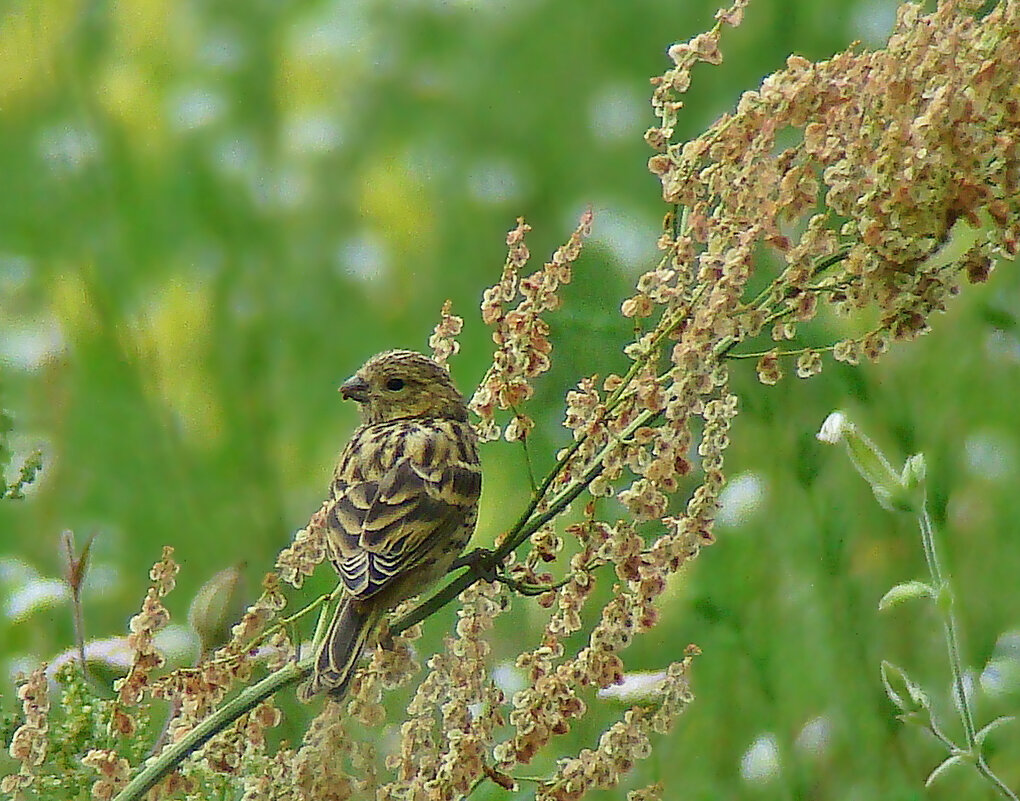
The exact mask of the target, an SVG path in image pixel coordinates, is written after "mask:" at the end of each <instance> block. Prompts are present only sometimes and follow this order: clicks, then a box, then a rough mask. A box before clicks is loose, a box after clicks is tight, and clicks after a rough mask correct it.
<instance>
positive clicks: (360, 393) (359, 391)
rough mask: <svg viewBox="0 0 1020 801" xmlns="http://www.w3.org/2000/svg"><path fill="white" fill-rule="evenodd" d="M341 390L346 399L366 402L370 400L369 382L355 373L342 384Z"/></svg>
mask: <svg viewBox="0 0 1020 801" xmlns="http://www.w3.org/2000/svg"><path fill="white" fill-rule="evenodd" d="M339 392H340V394H341V395H342V396H343V398H344V400H354V401H357V402H358V403H364V402H365V401H367V400H368V383H367V382H366V381H365V379H363V378H362V377H361V376H359V375H357V374H355V375H352V376H351V377H350V378H348V379H347V380H346V381H344V382H343V384H341V385H340V390H339Z"/></svg>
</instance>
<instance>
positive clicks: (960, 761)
mask: <svg viewBox="0 0 1020 801" xmlns="http://www.w3.org/2000/svg"><path fill="white" fill-rule="evenodd" d="M968 761H969V760H968V759H967V758H966V756H964V755H963V754H953V755H952V756H950V757H946V758H945V759H944V760H943V761H942V763H941V764H940V765H939V766H938V767H936V768H935V770H933V771H932V772H931V773H929V774H928V778H927V779H925V780H924V786H925V787H931V786H932V784H933V783H934V782H935V780H936V779H938V778H939V777H940V776H942V774H943V773H945V772H946V771H947V770H949V769H950V768H951V767H953V765H966V764H967V762H968Z"/></svg>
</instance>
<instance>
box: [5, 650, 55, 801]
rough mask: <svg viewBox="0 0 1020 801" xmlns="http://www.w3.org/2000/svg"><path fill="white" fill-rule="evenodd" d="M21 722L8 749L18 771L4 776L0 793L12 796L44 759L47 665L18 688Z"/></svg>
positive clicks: (34, 671)
mask: <svg viewBox="0 0 1020 801" xmlns="http://www.w3.org/2000/svg"><path fill="white" fill-rule="evenodd" d="M18 698H19V699H20V700H21V709H22V714H23V715H24V716H25V720H24V722H23V723H22V724H21V725H20V726H19V727H18V728H17V729H16V730H15V732H14V736H13V737H12V738H11V745H10V748H9V749H8V750H9V752H10V755H11V757H13V758H14V759H15V760H17V762H18V764H19V765H20V768H19V769H18V772H17V773H12V774H11V775H9V776H4V778H3V780H2V781H0V793H5V794H9V795H12V796H13V795H15V794H16V793H17V792H18V791H19V790H21V789H24V788H26V787H29V786H30V785H31V784H32V782H33V779H34V777H35V774H36V772H37V770H38V768H39V766H41V765H42V764H43V762H44V761H45V759H46V747H47V744H46V733H47V732H48V730H49V718H48V714H49V711H50V699H49V693H48V688H47V686H46V665H45V664H43V665H40V666H39V667H38V668H36V669H35V670H33V671H32V672H31V673H30V674H29V676H28V678H26V679H24V680H22V681H21V683H20V685H19V687H18Z"/></svg>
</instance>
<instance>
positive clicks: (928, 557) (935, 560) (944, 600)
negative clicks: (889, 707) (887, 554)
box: [918, 499, 1020, 801]
mask: <svg viewBox="0 0 1020 801" xmlns="http://www.w3.org/2000/svg"><path fill="white" fill-rule="evenodd" d="M918 522H919V524H920V528H921V542H922V544H923V546H924V558H925V561H927V563H928V572H929V573H930V575H931V580H932V586H933V587H935V593H936V603H935V605H936V607H938V610H939V614H940V615H941V617H942V628H943V631H944V632H945V637H946V647H947V649H948V651H949V668H950V671H951V672H952V674H953V692H954V693H955V695H956V708H957V709H958V710H959V712H960V720H961V722H962V723H963V731H964V736H965V738H966V740H967V751H968V752H969V753H970V754H971V755H972V756H973V757H974V767H975V768H976V769H977V771H978V773H980V774H981V775H982V776H984V777H985V778H986V779H988V781H990V782H991V783H992V784H993V785H994V786H995V788H996V789H997V790H998V791H999V792H1000V793H1001V794H1002V796H1003V797H1004V798H1008V799H1010V801H1020V799H1018V798H1017V795H1016V793H1014V792H1013V791H1012V790H1010V789H1009V787H1007V786H1006V784H1005V783H1004V782H1003V781H1002V780H1001V779H1000V778H999V777H998V776H996V775H995V773H993V772H992V769H991V767H990V766H989V765H988V763H987V762H986V761H985V758H984V754H982V753H981V747H980V745H979V744H978V741H977V731H976V729H975V728H974V712H973V710H972V709H971V707H970V701H969V700H968V699H967V691H966V688H965V687H964V681H963V678H964V677H963V662H962V660H961V658H960V638H959V634H958V630H957V624H956V616H955V615H954V614H953V600H952V596H951V595H950V587H949V582H948V581H947V580H946V578H945V574H944V573H943V571H942V565H941V563H940V561H939V554H938V550H937V549H936V546H935V529H934V526H932V522H931V517H930V515H929V514H928V502H927V499H926V500H925V501H924V502H923V503H922V505H921V515H920V518H919V521H918Z"/></svg>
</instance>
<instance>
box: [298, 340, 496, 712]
mask: <svg viewBox="0 0 1020 801" xmlns="http://www.w3.org/2000/svg"><path fill="white" fill-rule="evenodd" d="M340 394H341V395H343V397H344V398H345V399H350V400H354V401H357V403H358V404H359V406H360V411H361V419H362V424H361V426H360V427H359V428H358V429H357V430H356V431H355V432H354V434H353V436H352V437H351V440H350V442H348V443H347V447H346V448H344V450H343V453H341V454H340V460H339V462H338V464H337V466H336V472H335V473H334V476H333V482H332V483H331V484H330V489H329V492H330V502H329V512H328V514H327V530H326V531H327V533H326V553H327V555H328V557H329V559H330V561H331V562H332V563H333V566H334V567H335V568H336V571H337V573H339V574H340V580H341V582H342V583H343V586H344V593H343V595H342V597H341V598H340V602H339V604H338V605H337V609H336V612H335V614H334V616H333V621H332V623H330V626H329V629H328V630H327V632H326V636H325V637H324V639H323V641H322V644H321V645H320V646H319V650H318V652H317V655H316V659H315V669H314V673H313V674H312V677H311V679H309V680H308V682H306V683H305V684H304V685H303V686H302V687H301V690H300V696H301V698H302V699H303V700H306V701H307V700H309V699H310V698H311V697H312V696H314V695H315V694H317V693H320V692H327V693H329V695H330V696H332V697H333V698H335V699H340V698H342V697H343V695H344V693H345V692H346V691H347V686H348V684H349V683H350V680H351V676H352V675H353V673H354V668H355V665H356V664H357V661H358V657H359V656H360V655H361V652H362V650H363V649H364V646H365V643H366V642H367V640H368V638H369V635H370V634H371V633H372V632H373V630H374V629H375V627H376V626H377V624H378V623H379V621H380V619H381V618H382V615H383V613H384V612H386V611H387V610H388V609H390V608H391V607H393V606H395V605H396V604H398V603H400V602H401V601H403V600H404V599H406V598H409V597H410V596H412V595H416V594H418V593H419V592H421V591H422V590H424V589H425V588H426V587H427V586H428V585H429V584H431V583H432V582H433V581H434V580H435V579H437V578H439V577H440V576H441V575H443V574H444V573H446V572H447V570H449V569H450V567H451V565H452V564H453V562H454V561H455V560H456V559H457V557H458V556H459V555H460V553H461V551H462V550H463V549H464V546H465V545H467V542H468V540H469V539H470V538H471V534H472V532H473V531H474V528H475V522H476V520H477V517H478V496H479V494H480V492H481V489H482V473H481V468H480V465H479V462H478V448H477V439H476V437H475V433H474V430H473V429H472V428H471V425H470V424H469V423H468V421H467V419H468V413H467V406H466V405H465V404H464V398H463V397H462V396H461V394H460V393H459V392H458V391H457V389H456V387H454V385H453V382H452V381H451V380H450V375H449V373H448V372H447V371H446V369H445V368H443V367H441V366H440V365H438V364H437V363H436V362H434V361H433V360H432V359H430V358H428V357H427V356H423V355H422V354H420V353H415V352H414V351H410V350H390V351H385V352H383V353H379V354H377V355H375V356H373V357H372V358H371V359H369V360H368V361H367V362H365V364H364V365H363V366H362V367H361V369H359V370H358V371H357V372H356V373H355V374H354V375H353V376H351V377H350V378H349V379H347V381H345V382H344V384H343V386H341V387H340Z"/></svg>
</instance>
